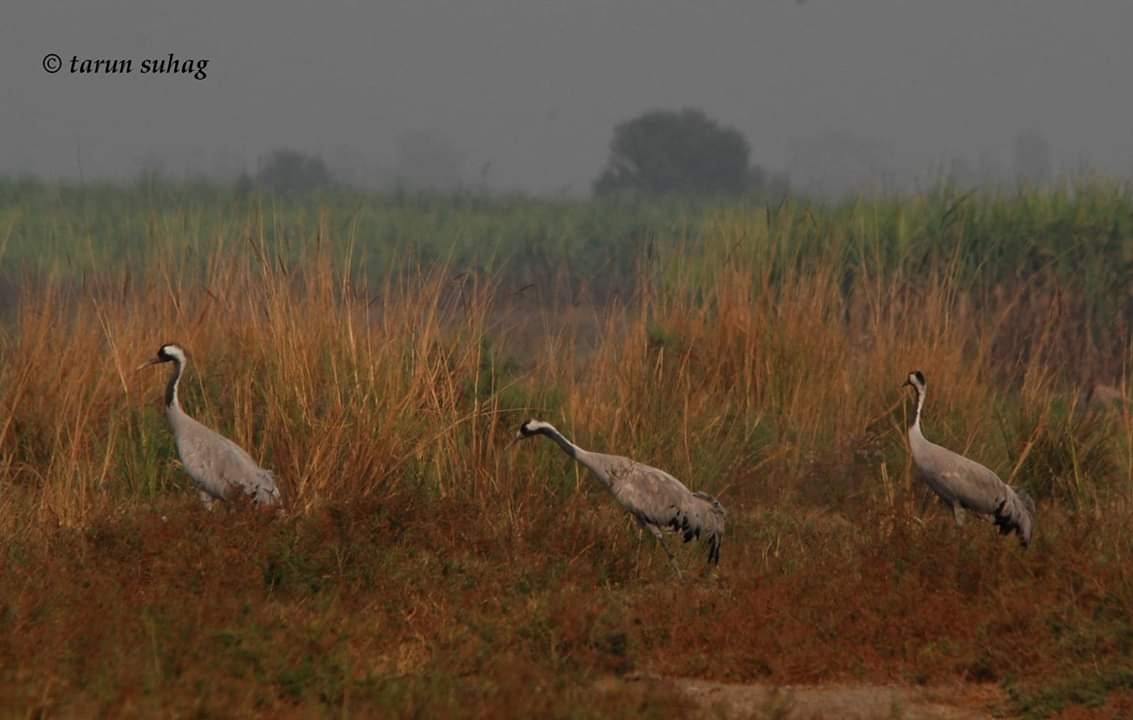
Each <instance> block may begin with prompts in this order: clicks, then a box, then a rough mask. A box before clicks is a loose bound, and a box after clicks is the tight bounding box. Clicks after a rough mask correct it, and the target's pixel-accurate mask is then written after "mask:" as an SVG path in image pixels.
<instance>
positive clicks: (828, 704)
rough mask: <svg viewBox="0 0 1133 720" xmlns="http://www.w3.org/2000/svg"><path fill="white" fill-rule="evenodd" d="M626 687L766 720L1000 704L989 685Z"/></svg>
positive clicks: (959, 714)
mask: <svg viewBox="0 0 1133 720" xmlns="http://www.w3.org/2000/svg"><path fill="white" fill-rule="evenodd" d="M626 682H629V683H645V684H656V685H663V686H666V687H668V688H672V687H673V686H674V685H675V686H677V687H679V688H680V689H681V690H682V691H683V693H684V694H685V695H686V696H687V697H688V698H689V700H691V701H692V702H693V704H694V706H695V707H696V708H698V709H699V710H700V711H701V712H700V713H698V714H699V715H700V716H702V717H711V718H767V719H768V720H770V719H771V718H774V719H775V720H826V719H830V720H874V719H875V718H884V720H896V719H898V718H900V719H901V720H985V719H990V718H992V717H1003V716H1002V715H1001V714H999V713H996V714H995V715H993V714H992V711H993V709H995V708H996V707H997V706H1001V705H1002V700H1003V693H1002V690H1001V689H1000V688H998V687H997V686H994V685H965V686H962V687H944V686H938V687H906V686H899V685H821V686H808V685H784V686H774V685H766V684H753V685H733V684H727V683H714V682H706V681H703V680H692V679H685V678H662V677H658V676H646V675H637V676H629V677H628V678H627V679H626Z"/></svg>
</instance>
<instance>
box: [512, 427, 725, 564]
mask: <svg viewBox="0 0 1133 720" xmlns="http://www.w3.org/2000/svg"><path fill="white" fill-rule="evenodd" d="M536 435H543V436H545V437H548V438H550V439H551V440H554V441H555V443H556V444H558V446H559V447H560V448H562V449H563V451H564V452H565V453H566V454H567V455H569V456H571V457H572V458H574V459H575V460H576V461H578V462H579V463H581V464H582V465H583V466H584V467H586V468H587V469H588V470H590V472H592V473H593V474H594V476H595V477H596V478H598V480H599V481H600V482H601V483H602V484H603V485H604V486H605V487H606V489H607V490H609V491H610V492H611V493H613V495H614V499H616V500H617V501H618V503H619V504H620V505H621V506H622V507H623V508H625V510H626V511H627V512H628V513H629V514H630V515H632V516H633V517H634V519H635V520H637V522H638V524H639V525H640V526H641V527H644V528H647V529H648V530H649V532H651V533H653V537H655V538H657V542H658V544H660V546H661V548H662V549H663V550H664V551H665V554H666V555H667V556H668V558H669V562H670V563H672V566H673V569H674V570H676V572H677V576H678V577H679V576H680V574H681V569H680V566H678V565H677V559H676V557H674V555H673V553H672V551H671V550H669V546H668V545H667V544H666V543H665V539H664V536H663V535H662V534H661V530H662V529H667V530H672V531H674V532H677V533H680V534H681V535H682V537H683V538H684V541H685V542H689V541H690V540H692V539H693V538H700V537H701V536H703V537H704V539H705V540H706V541H707V543H708V562H710V563H714V564H719V563H720V543H721V541H722V540H723V539H724V521H725V517H726V516H727V513H726V512H725V510H724V507H723V506H722V505H721V504H720V503H719V501H717V500H716V498H714V497H712V496H711V495H708V494H707V493H702V492H691V491H690V490H689V489H688V488H687V487H685V486H684V484H683V483H681V481H680V480H677V479H676V478H675V477H673V476H672V475H670V474H668V473H667V472H665V471H663V470H658V469H657V468H655V467H650V466H648V465H643V464H641V463H639V462H637V461H635V460H631V459H629V458H627V457H622V456H621V455H606V454H603V453H596V452H589V451H587V450H583V449H582V448H580V447H578V446H577V445H575V444H574V443H572V442H571V441H570V440H567V439H566V437H565V436H564V435H563V434H562V433H561V432H559V431H558V430H557V429H555V427H554V426H553V425H551V424H550V423H547V422H543V421H541V420H534V419H532V420H528V421H527V422H525V423H523V424H522V425H521V426H520V427H519V432H518V433H516V436H515V440H513V441H512V442H517V441H519V440H522V439H524V438H530V437H534V436H536Z"/></svg>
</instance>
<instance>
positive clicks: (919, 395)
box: [909, 385, 924, 433]
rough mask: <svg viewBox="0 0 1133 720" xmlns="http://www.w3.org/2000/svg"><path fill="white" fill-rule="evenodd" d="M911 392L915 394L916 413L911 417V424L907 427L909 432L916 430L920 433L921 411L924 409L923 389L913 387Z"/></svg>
mask: <svg viewBox="0 0 1133 720" xmlns="http://www.w3.org/2000/svg"><path fill="white" fill-rule="evenodd" d="M913 390H916V392H917V412H916V414H914V415H913V424H912V425H911V426H910V427H909V431H910V432H911V431H913V430H916V431H917V432H918V433H919V432H921V409H922V408H924V389H923V388H920V387H917V386H916V385H914V386H913Z"/></svg>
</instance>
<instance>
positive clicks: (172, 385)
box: [165, 359, 185, 410]
mask: <svg viewBox="0 0 1133 720" xmlns="http://www.w3.org/2000/svg"><path fill="white" fill-rule="evenodd" d="M183 372H185V366H184V365H182V364H181V361H180V360H177V359H174V360H173V374H172V375H170V376H169V384H168V385H166V386H165V407H166V408H177V409H178V410H180V409H181V402H180V401H179V400H178V399H177V383H179V382H181V374H182V373H183Z"/></svg>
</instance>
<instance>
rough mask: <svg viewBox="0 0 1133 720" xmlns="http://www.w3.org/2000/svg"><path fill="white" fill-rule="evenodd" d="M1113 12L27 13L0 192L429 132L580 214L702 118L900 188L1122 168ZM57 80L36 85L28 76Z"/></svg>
mask: <svg viewBox="0 0 1133 720" xmlns="http://www.w3.org/2000/svg"><path fill="white" fill-rule="evenodd" d="M1130 28H1133V3H1131V2H1128V1H1127V0H1108V1H1107V0H1097V1H1091V2H1070V1H1069V0H1030V1H1022V0H1014V1H1007V0H1002V1H1000V0H947V1H945V0H936V1H934V2H928V1H925V2H896V1H894V0H889V1H883V0H807V2H805V3H796V2H790V1H789V0H776V1H774V2H771V1H767V2H756V1H754V0H749V1H748V2H725V1H723V0H716V1H708V2H691V0H690V1H688V2H673V1H671V0H621V1H618V0H610V1H607V2H599V1H583V0H479V1H475V0H464V1H458V0H453V1H451V2H441V1H440V0H406V1H405V2H375V3H363V2H361V0H359V1H357V2H343V1H342V0H339V1H337V2H335V1H331V2H321V3H320V2H313V1H312V2H275V1H273V2H268V1H266V0H259V1H254V2H253V1H247V2H222V1H219V0H196V1H194V2H187V1H185V0H182V1H181V2H175V3H174V2H155V1H152V0H149V1H144V2H120V1H119V2H79V1H72V2H31V1H30V0H16V1H15V2H14V3H13V2H11V0H9V2H8V3H6V4H5V7H4V9H3V11H2V20H0V128H2V129H3V132H2V133H0V173H13V172H22V171H30V172H34V173H37V174H40V175H45V176H58V175H63V176H69V177H74V176H76V175H77V169H78V161H77V157H76V144H77V142H78V144H79V145H80V146H81V152H82V165H83V170H84V174H85V175H87V176H97V175H116V176H121V175H123V174H128V173H132V172H134V171H135V170H136V169H137V168H138V166H139V162H140V161H141V160H142V158H144V157H146V156H150V157H162V158H165V159H166V168H167V169H168V170H169V171H170V172H171V173H173V174H180V173H182V172H186V171H188V172H193V171H203V172H215V171H229V172H234V171H238V170H239V169H242V168H244V167H248V168H250V169H254V167H255V158H256V157H257V156H258V155H260V154H261V153H263V152H264V151H266V150H268V149H270V148H272V147H275V146H281V145H286V146H290V147H295V148H299V149H303V150H309V151H317V152H320V153H323V154H324V155H325V156H326V157H327V159H328V160H329V161H331V162H332V163H333V162H334V156H335V154H336V153H337V154H338V155H339V156H342V155H343V154H344V153H345V151H344V150H343V149H344V148H349V149H350V150H352V151H356V152H358V153H362V154H364V155H366V156H368V157H370V158H371V160H372V161H374V162H380V163H384V164H385V165H387V166H388V165H390V164H392V156H393V147H394V144H393V139H394V137H396V136H397V135H398V134H399V133H402V132H404V131H407V130H411V129H421V128H423V129H431V130H435V131H437V132H438V133H440V134H441V135H443V136H444V137H446V138H447V139H448V140H449V141H450V142H451V143H452V144H453V145H454V146H456V147H457V148H458V149H460V150H461V151H462V152H463V153H464V154H465V155H466V158H467V162H466V168H468V174H470V175H473V176H475V175H477V173H478V170H479V168H481V167H482V166H483V164H484V163H486V162H489V161H490V162H492V166H491V170H490V174H489V175H488V176H487V179H488V181H489V182H490V183H491V184H492V185H493V186H496V187H504V188H517V187H521V188H524V189H528V190H532V191H537V192H558V191H561V190H563V189H564V188H570V189H571V191H573V192H582V191H585V190H586V189H587V188H588V186H589V183H590V181H591V180H592V179H593V177H594V176H595V175H596V174H597V172H598V170H599V168H600V165H601V163H602V161H603V159H604V156H605V151H606V147H607V143H608V142H609V137H610V131H611V128H612V127H613V125H614V124H615V123H617V122H619V121H621V120H624V119H627V118H629V117H631V116H632V115H634V114H636V113H638V112H641V111H643V110H646V109H651V108H657V107H674V108H675V107H681V106H686V105H693V106H699V107H701V108H703V109H704V110H705V111H706V112H707V113H708V114H709V115H711V116H713V117H715V118H717V119H719V120H721V121H723V122H726V123H728V124H732V125H735V126H736V127H738V128H739V129H740V130H742V131H743V132H744V133H745V134H746V135H747V136H748V139H749V140H750V142H751V144H752V147H753V151H754V152H753V154H754V159H755V160H756V161H758V162H760V163H761V164H764V165H765V166H769V167H771V168H782V167H784V166H786V165H787V164H788V162H789V161H790V154H791V148H792V147H795V148H797V147H798V146H799V143H804V144H805V143H806V142H808V141H809V140H810V139H813V138H816V137H818V136H821V135H823V134H824V133H829V132H832V131H838V132H846V133H850V134H852V135H854V136H857V137H859V138H861V139H863V140H865V141H868V142H870V143H873V144H875V145H877V146H878V147H880V148H882V149H883V150H884V151H885V152H886V153H888V157H889V158H890V161H891V162H892V163H893V164H894V165H896V166H897V169H899V170H901V171H902V172H903V173H904V174H905V175H909V174H912V173H920V172H923V171H925V170H926V169H927V168H928V167H929V166H930V165H931V164H932V163H940V162H946V161H947V160H948V159H949V158H951V157H952V156H955V155H965V156H967V157H968V158H969V160H970V161H971V162H972V163H973V164H977V163H978V155H979V153H981V152H986V151H992V152H994V153H995V154H996V155H997V156H998V157H999V160H1000V162H1001V163H1010V161H1011V148H1012V143H1013V141H1014V138H1015V135H1016V134H1017V133H1018V132H1019V131H1020V130H1023V129H1026V128H1033V129H1035V130H1037V131H1039V132H1040V133H1042V134H1043V135H1044V136H1045V137H1046V139H1047V140H1048V141H1049V142H1050V145H1051V147H1052V149H1053V151H1054V160H1055V163H1056V164H1057V165H1063V166H1065V165H1071V164H1077V163H1078V161H1079V160H1080V159H1086V160H1088V161H1089V162H1090V163H1091V164H1092V165H1093V166H1094V167H1098V168H1101V169H1103V170H1106V171H1109V172H1115V173H1118V172H1119V173H1122V174H1129V172H1130V170H1131V168H1133V92H1130V90H1131V88H1133V82H1131V81H1130V77H1131V76H1133V42H1130V41H1129V30H1130ZM48 52H57V53H59V54H60V55H62V56H63V57H64V69H63V71H62V72H60V73H58V74H56V75H49V74H47V73H46V72H44V70H43V69H42V66H41V62H42V59H43V56H44V55H45V54H46V53H48ZM169 52H174V53H175V55H176V56H178V57H192V58H199V57H207V58H208V59H209V61H210V62H209V67H208V70H207V71H208V78H207V79H205V80H202V81H197V80H193V79H191V78H189V77H184V76H176V77H169V76H166V77H160V76H159V77H153V76H151V77H145V76H141V75H138V74H137V69H136V68H135V74H133V75H129V76H78V75H75V76H72V75H70V74H69V73H68V67H67V66H68V65H69V60H70V57H71V56H72V55H76V54H77V55H79V56H80V57H83V56H86V57H92V58H97V57H102V58H113V57H122V58H132V59H134V60H135V62H137V61H140V60H141V59H143V58H146V57H159V58H164V57H166V55H167V53H169Z"/></svg>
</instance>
